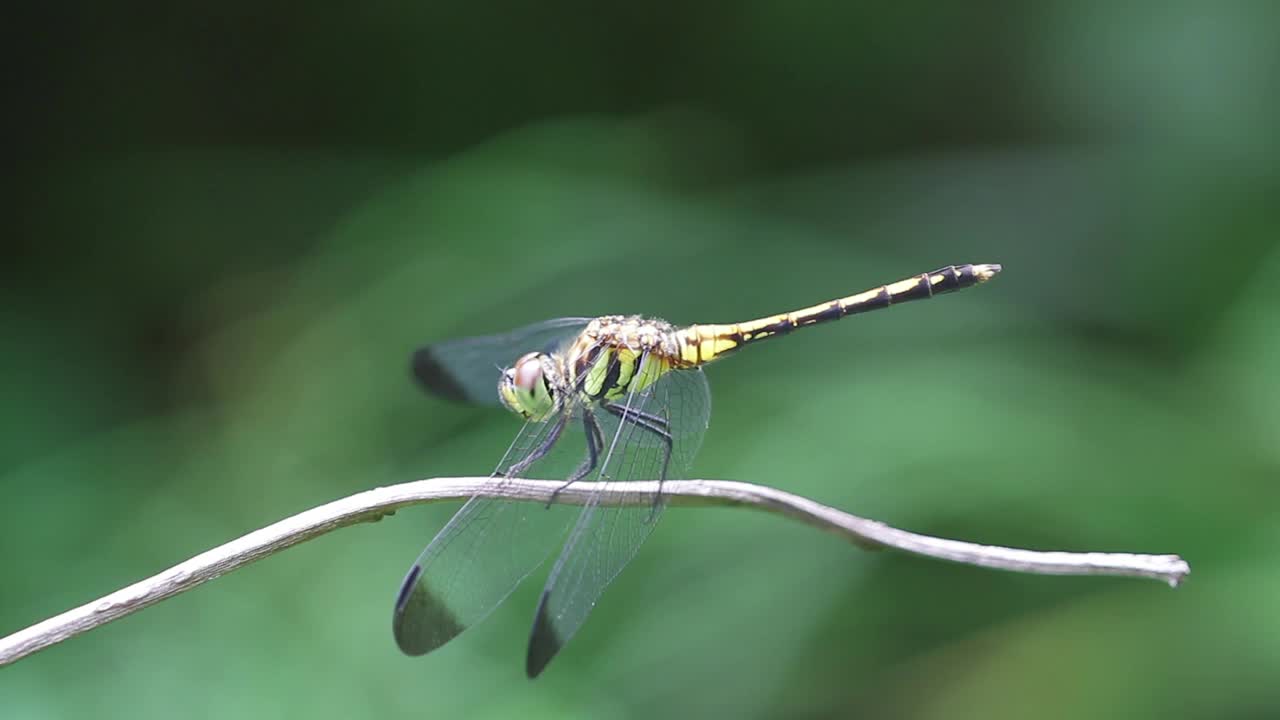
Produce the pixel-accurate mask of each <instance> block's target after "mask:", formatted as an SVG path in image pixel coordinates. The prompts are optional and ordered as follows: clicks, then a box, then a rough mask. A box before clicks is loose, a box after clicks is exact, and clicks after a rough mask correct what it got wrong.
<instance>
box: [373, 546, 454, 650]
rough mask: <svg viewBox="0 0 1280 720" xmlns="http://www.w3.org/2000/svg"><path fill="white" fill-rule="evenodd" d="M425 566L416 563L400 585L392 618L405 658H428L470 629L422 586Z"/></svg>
mask: <svg viewBox="0 0 1280 720" xmlns="http://www.w3.org/2000/svg"><path fill="white" fill-rule="evenodd" d="M421 575H422V565H421V564H418V563H414V566H413V568H412V569H411V570H409V574H408V575H406V576H405V578H404V582H403V583H401V584H400V591H399V592H398V593H397V594H396V607H395V611H394V612H393V613H392V615H391V634H392V635H393V636H394V637H395V640H396V646H397V647H399V648H400V652H402V653H404V654H405V655H409V656H412V657H416V656H418V655H426V654H427V653H429V652H431V651H432V650H435V649H436V648H438V647H440V646H441V645H444V644H445V643H447V642H449V641H450V640H452V639H454V638H455V637H457V636H459V635H461V634H462V631H463V630H466V626H465V625H463V624H462V623H461V622H459V621H458V618H457V617H455V616H454V614H453V613H452V612H451V611H450V610H449V608H448V607H446V606H445V604H444V603H442V602H441V601H440V600H439V598H437V597H435V595H433V594H432V593H431V592H429V591H428V590H427V588H426V587H424V586H423V584H422V583H420V582H418V581H419V580H420V579H421Z"/></svg>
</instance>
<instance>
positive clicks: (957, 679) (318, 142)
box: [0, 0, 1280, 719]
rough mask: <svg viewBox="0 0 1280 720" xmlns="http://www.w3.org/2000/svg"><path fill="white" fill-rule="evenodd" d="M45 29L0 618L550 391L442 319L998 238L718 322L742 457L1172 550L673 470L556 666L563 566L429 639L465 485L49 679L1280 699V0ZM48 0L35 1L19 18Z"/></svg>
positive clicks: (781, 700) (200, 712)
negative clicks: (1102, 561) (660, 512)
mask: <svg viewBox="0 0 1280 720" xmlns="http://www.w3.org/2000/svg"><path fill="white" fill-rule="evenodd" d="M33 12H37V13H40V14H42V17H39V18H35V19H34V21H32V22H30V23H28V24H24V25H22V26H21V27H22V28H23V29H22V30H21V33H22V34H23V35H24V36H25V37H26V42H27V43H28V45H29V46H30V47H31V48H33V49H34V50H35V52H31V53H28V54H26V55H25V56H24V59H23V60H21V61H20V62H19V64H18V65H17V66H16V67H15V69H16V71H17V72H16V77H18V78H20V80H21V84H20V87H19V90H18V91H19V93H21V95H20V98H21V100H22V101H21V102H20V103H19V104H18V106H17V107H15V109H13V110H12V111H11V113H10V118H9V119H10V121H11V122H12V123H15V125H14V129H13V130H11V132H10V133H9V138H10V141H11V143H12V147H11V152H10V157H11V165H12V167H13V168H14V169H15V170H16V171H17V174H18V177H19V182H18V183H17V184H16V185H17V188H16V190H15V192H16V197H17V200H18V203H17V206H18V207H17V211H16V212H15V213H13V214H12V215H11V217H10V219H11V220H12V221H14V222H15V223H16V227H15V229H14V230H13V231H11V232H9V233H7V235H8V242H6V249H5V250H4V251H3V258H4V261H3V276H4V282H3V286H2V292H3V297H2V302H0V318H3V334H2V335H0V348H3V351H2V352H0V378H2V379H0V383H3V396H2V399H3V402H2V403H0V413H3V422H4V428H5V432H3V433H0V460H2V462H0V478H2V479H0V488H2V489H3V501H2V502H0V548H3V561H4V566H5V580H4V582H3V584H2V585H0V633H7V632H10V631H13V630H17V629H19V628H21V627H24V626H26V625H28V624H30V623H33V622H35V621H38V620H40V619H43V618H44V617H46V616H49V615H51V614H54V613H56V612H59V611H62V610H64V609H66V608H68V607H71V606H74V605H77V604H80V603H83V602H87V601H89V600H92V599H93V598H95V597H98V596H99V595H101V594H104V593H106V592H109V591H111V590H114V589H116V588H118V587H121V586H123V585H125V584H127V583H130V582H133V581H135V580H137V579H139V578H141V577H144V576H147V575H150V574H152V573H154V572H157V571H159V570H161V569H163V568H165V567H167V566H169V565H171V564H173V563H176V562H178V561H181V560H183V559H185V558H187V557H189V556H190V555H192V554H195V553H197V552H200V551H203V550H205V549H207V548H209V547H212V546H214V545H216V544H218V543H221V542H224V541H226V540H229V539H231V538H233V537H235V536H238V535H240V534H242V533H244V532H247V531H249V530H252V529H255V528H258V527H260V526H262V525H265V524H268V523H270V522H273V521H275V520H277V519H279V518H281V517H284V516H286V515H289V514H292V513H294V512H298V511H301V510H303V509H306V508H309V507H312V506H314V505H317V504H320V503H323V502H326V501H328V500H331V499H335V498H338V497H341V496H344V495H347V494H351V493H354V492H357V491H360V490H363V489H367V488H371V487H374V486H377V485H382V484H389V483H395V482H400V481H406V480H412V479H417V478H423V477H432V476H439V475H454V474H477V473H485V472H487V471H488V470H489V469H490V468H491V467H492V466H493V464H494V463H495V462H496V460H497V459H498V457H499V456H500V455H501V452H502V450H503V448H505V446H506V443H507V442H508V441H509V439H510V437H511V436H512V434H513V433H514V432H515V430H516V428H517V427H518V423H517V421H516V420H515V419H514V418H512V417H509V416H507V415H506V414H504V413H502V412H499V411H492V410H483V409H470V408H462V407H458V406H454V405H450V404H448V403H445V402H442V401H439V400H436V399H434V398H430V397H427V396H425V395H424V394H422V393H421V392H419V391H418V389H417V388H415V387H414V385H413V384H412V382H411V381H410V378H409V375H408V367H407V365H408V362H407V359H408V355H409V353H410V352H411V350H412V349H413V348H414V347H415V346H416V345H419V344H421V343H424V342H427V341H430V340H437V339H441V338H446V337H450V336H454V335H458V334H467V333H472V332H490V331H497V330H503V329H507V328H510V327H514V326H516V325H520V324H523V323H527V322H530V321H534V320H539V319H543V318H546V317H553V316H558V315H590V314H601V313H611V312H623V313H630V312H640V313H646V314H651V315H656V316H659V317H665V318H667V319H670V320H672V321H675V322H693V321H702V322H717V321H734V320H743V319H748V318H752V317H756V316H759V315H763V314H767V313H772V312H777V311H782V310H788V309H792V308H795V307H802V306H806V305H809V304H813V303H816V302H820V301H824V300H827V299H829V298H831V297H835V296H839V295H843V294H848V293H851V292H855V291H858V290H861V289H863V288H865V287H869V286H873V285H878V284H880V283H883V282H887V281H891V280H895V279H898V278H900V277H902V276H904V275H908V274H911V273H917V272H921V271H924V270H930V269H933V268H935V267H937V266H940V265H945V264H948V263H962V262H1000V263H1003V264H1004V266H1005V272H1004V274H1003V275H1002V276H1001V277H1000V278H999V279H998V280H997V281H995V282H993V283H991V284H990V285H987V286H984V287H982V288H981V289H977V290H970V291H966V292H964V293H962V294H958V295H954V296H949V297H947V298H946V299H942V300H938V301H936V302H932V303H914V304H911V305H908V306H904V307H901V308H895V309H893V310H892V311H889V312H884V313H875V314H873V315H868V316H865V317H860V318H857V319H854V320H849V321H846V322H843V323H839V324H836V325H833V326H826V327H822V328H817V329H814V330H811V331H807V332H804V333H799V334H796V335H793V336H791V337H789V338H788V339H787V340H786V341H785V342H778V343H773V344H768V345H766V346H762V347H759V348H756V349H753V350H752V351H751V352H748V353H743V354H741V355H740V356H737V357H734V358H732V359H731V360H727V361H725V362H724V363H723V364H719V365H716V366H713V367H712V368H710V370H709V371H708V374H709V376H710V378H709V379H710V381H711V385H712V387H713V390H714V397H715V411H714V413H713V416H712V422H711V428H710V431H709V433H708V435H707V438H706V442H705V444H704V446H703V452H702V453H701V455H700V456H699V460H698V462H697V463H696V465H695V468H694V475H695V476H697V477H714V478H731V479H738V480H745V481H752V482H759V483H764V484H770V485H775V486H778V487H781V488H784V489H787V490H791V491H794V492H797V493H801V494H804V495H808V496H810V497H813V498H815V499H817V500H820V501H823V502H826V503H829V504H832V505H835V506H837V507H841V508H844V509H847V510H849V511H852V512H856V513H859V514H862V515H866V516H869V517H873V518H877V519H881V520H884V521H886V522H890V523H892V524H896V525H899V526H902V527H905V528H909V529H912V530H916V531H920V532H925V533H932V534H940V535H946V536H951V537H957V538H962V539H967V540H974V541H980V542H988V543H996V544H1006V545H1017V546H1027V547H1035V548H1044V549H1063V550H1115V551H1133V552H1158V553H1175V552H1176V553H1180V554H1182V555H1183V556H1184V557H1186V558H1187V559H1188V560H1189V561H1190V563H1191V564H1192V568H1193V574H1192V576H1191V578H1190V580H1189V582H1188V583H1187V584H1186V585H1185V586H1184V587H1182V588H1181V589H1178V590H1176V591H1175V590H1170V589H1169V588H1167V587H1164V586H1162V585H1160V584H1159V583H1156V582H1150V581H1137V580H1122V579H1110V578H1056V577H1037V576H1018V575H1013V574H1007V573H998V572H992V571H987V570H981V569H974V568H969V567H961V566H953V565H946V564H942V563H937V562H930V561H926V560H922V559H917V558H911V557H905V556H902V555H898V554H893V553H887V552H883V553H866V552H863V551H860V550H858V549H856V548H854V547H851V546H849V545H847V544H844V543H842V542H841V541H839V540H838V539H835V538H833V537H831V536H828V535H824V534H822V533H819V532H816V531H814V530H812V529H810V528H807V527H803V526H801V525H798V524H796V523H792V522H787V521H784V520H781V519H779V518H777V517H774V516H769V515H763V514H759V513H753V512H747V511H735V510H707V509H701V510H699V509H675V510H672V511H670V512H668V513H667V514H666V515H665V517H664V518H663V521H662V524H661V526H660V527H659V528H658V530H657V532H655V533H654V535H653V537H652V538H651V539H650V540H649V542H648V543H647V544H646V546H645V547H644V548H643V549H642V550H641V552H640V554H639V555H638V557H637V558H636V560H635V561H634V562H633V563H632V564H631V565H630V566H629V567H628V569H627V570H626V571H625V572H624V573H623V574H622V575H621V576H620V577H619V579H618V580H617V581H616V582H615V583H614V585H613V586H612V587H611V588H610V589H609V591H608V592H606V593H605V595H604V597H603V599H602V601H601V603H600V605H599V606H598V607H597V609H596V611H595V612H594V614H593V616H592V619H591V621H590V622H588V623H587V625H586V626H585V628H584V630H583V631H582V633H580V634H579V635H578V636H577V637H576V638H575V639H574V642H573V643H572V644H571V645H569V647H568V648H567V649H566V651H565V652H564V653H562V654H561V655H560V656H559V657H558V658H557V660H556V662H555V663H553V664H552V665H551V667H550V668H549V670H548V672H547V673H546V674H545V675H544V676H543V677H542V678H540V679H539V680H538V681H537V682H534V683H530V682H528V681H527V680H526V679H525V677H524V669H523V667H524V665H523V658H524V646H525V643H526V640H527V636H528V625H529V622H530V620H531V617H532V611H533V607H534V603H535V599H536V593H537V590H538V588H539V586H540V581H534V582H530V583H527V584H526V586H525V587H522V588H521V590H520V591H519V592H518V593H517V594H516V595H515V596H513V598H512V599H511V600H510V601H509V602H508V603H507V604H506V605H504V606H503V607H502V608H501V609H500V610H499V611H498V612H497V613H495V615H494V616H493V617H492V618H491V619H490V620H489V621H488V622H487V623H485V624H484V625H482V626H480V627H478V628H476V629H475V630H473V631H471V632H469V633H467V634H466V635H464V636H463V637H462V638H461V639H459V640H458V641H456V642H454V643H452V644H451V645H449V646H448V647H447V648H445V649H444V650H442V651H440V652H437V653H435V654H433V655H430V656H428V657H425V658H417V659H409V658H406V657H403V656H401V655H400V654H399V652H398V651H397V650H396V648H395V645H394V643H393V641H392V638H391V632H390V611H391V605H392V601H393V598H394V593H395V590H396V587H397V584H398V582H399V581H400V578H401V577H402V575H403V573H404V572H405V570H406V568H407V567H408V565H409V564H410V563H411V562H412V560H413V559H414V557H415V556H416V555H417V553H418V552H419V551H420V550H421V548H422V546H423V545H424V544H425V543H426V542H427V541H428V540H429V539H430V538H431V536H432V535H433V534H434V533H435V531H436V530H437V529H438V528H439V527H440V526H441V525H442V524H443V523H444V522H445V521H446V519H447V518H448V517H449V515H450V513H452V512H453V511H454V510H455V509H456V508H457V506H458V505H457V503H451V504H443V505H438V506H431V507H422V508H414V509H410V510H406V511H402V512H400V513H399V514H397V515H396V516H395V517H394V518H390V519H388V520H385V521H383V522H380V523H378V524H375V525H366V526H360V527H357V528H352V529H347V530H344V531H341V532H337V533H335V534H332V535H329V536H327V537H324V538H322V539H320V540H318V541H315V542H311V543H308V544H306V545H303V546H301V547H298V548H295V549H293V550H290V551H289V552H287V553H284V554H282V555H278V556H275V557H272V558H270V559H268V560H266V561H264V562H261V563H259V564H256V565H253V566H251V567H249V568H247V569H245V570H243V571H240V572H236V573H234V574H232V575H230V576H227V577H225V578H222V579H220V580H218V581H216V582H214V583H212V584H210V585H206V586H204V587H202V588H200V589H198V590H197V591H195V592H192V593H189V594H186V595H183V596H180V597H178V598H176V599H173V600H170V601H167V602H165V603H162V604H160V605H158V606H155V607H153V608H151V609H148V610H146V611H144V612H142V613H140V614H138V615H135V616H132V617H129V618H127V619H125V620H123V621H120V622H117V623H114V624H111V625H109V626H106V627H104V628H101V629H99V630H97V631H94V632H92V633H90V634H87V635H84V636H82V637H79V638H76V639H74V640H72V641H69V642H67V643H65V644H63V645H59V646H56V647H54V648H52V649H49V650H47V651H44V652H42V653H40V654H38V655H35V656H32V657H30V658H28V659H26V660H24V661H22V662H20V663H18V664H16V665H14V666H12V667H8V668H4V669H2V670H0V714H2V715H3V716H4V717H5V718H24V719H25V718H33V719H34V718H66V717H129V718H150V717H164V718H167V717H172V716H173V715H174V713H175V712H180V713H181V714H182V715H183V716H187V717H211V718H215V717H216V718H224V717H264V718H265V717H285V716H287V717H312V718H326V717H334V718H349V717H378V718H422V717H469V718H487V717H501V718H508V717H548V718H550V717H555V718H562V717H583V718H615V717H616V718H626V717H681V716H704V715H706V714H709V713H720V714H732V715H734V716H739V717H762V718H772V717H814V718H819V717H903V718H964V717H974V718H1006V717H1007V718H1025V717H1045V718H1056V717H1063V718H1068V717H1070V718H1092V717H1104V716H1114V717H1128V718H1136V717H1188V718H1262V717H1276V716H1277V715H1280V685H1277V684H1276V682H1275V681H1276V679H1277V676H1280V622H1278V621H1277V618H1276V615H1277V612H1276V610H1277V607H1278V606H1280V574H1278V573H1277V571H1276V567H1277V559H1278V558H1280V526H1278V524H1277V510H1276V507H1277V501H1278V500H1280V490H1278V484H1277V479H1278V477H1280V438H1278V433H1277V428H1280V410H1278V409H1277V408H1280V383H1277V381H1276V379H1275V375H1276V372H1277V370H1278V369H1280V289H1278V285H1280V284H1278V283H1277V278H1278V277H1280V203H1278V200H1277V198H1280V194H1278V193H1280V141H1278V137H1280V135H1278V134H1277V128H1278V127H1280V93H1277V90H1276V88H1277V86H1276V77H1277V76H1278V74H1277V73H1280V33H1277V32H1276V28H1277V27H1280V5H1277V4H1274V3H1264V2H1257V3H1245V2H1223V3H1216V4H1211V3H1203V2H1166V3H1123V2H1122V3H1101V2H1099V3H1076V2H1068V1H1067V0H1058V1H1056V2H1042V3H1028V4H1022V3H1015V2H1003V3H979V4H951V5H947V4H942V3H932V4H915V3H905V4H894V5H893V6H892V7H889V6H879V5H877V6H867V7H865V8H863V7H851V6H848V5H846V4H838V3H832V4H823V5H816V4H815V5H806V6H803V7H802V6H799V5H796V6H784V5H782V4H781V3H772V2H748V3H702V4H698V5H696V6H692V7H691V6H687V5H685V4H682V3H657V4H653V3H649V4H645V5H642V6H626V7H609V8H602V7H600V6H598V5H597V4H595V3H586V2H578V3H573V2H568V3H551V4H538V5H532V4H531V5H522V4H516V3H510V4H505V5H499V6H485V5H482V4H477V5H471V6H468V5H463V4H461V3H424V2H391V3H377V4H372V5H367V6H361V7H358V8H357V7H354V6H350V7H347V6H342V5H333V6H318V5H317V6H314V7H310V6H309V7H302V6H294V5H287V4H283V3H281V4H269V5H265V6H264V5H262V4H259V3H250V2H239V1H234V0H233V1H232V2H223V3H218V4H217V5H216V7H200V8H195V7H181V6H168V5H165V6H160V5H154V6H148V5H129V6H119V5H103V4H99V3H72V4H70V5H67V4H63V5H59V6H57V9H52V8H48V9H42V10H36V11H33ZM11 29H17V26H15V27H14V28H11Z"/></svg>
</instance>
